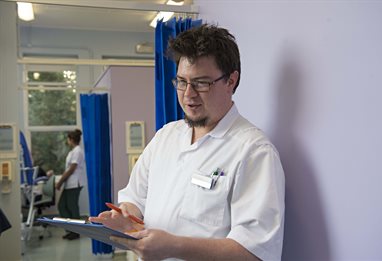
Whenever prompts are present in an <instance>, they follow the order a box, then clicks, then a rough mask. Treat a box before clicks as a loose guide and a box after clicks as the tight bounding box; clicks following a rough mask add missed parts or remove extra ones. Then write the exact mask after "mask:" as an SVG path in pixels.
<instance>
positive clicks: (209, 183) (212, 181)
mask: <svg viewBox="0 0 382 261" xmlns="http://www.w3.org/2000/svg"><path fill="white" fill-rule="evenodd" d="M222 175H224V174H223V171H221V170H220V169H219V168H217V169H216V170H215V171H213V172H212V173H211V175H209V176H206V175H202V174H198V173H196V174H194V175H192V177H191V183H192V184H195V185H197V186H200V187H202V188H206V189H212V188H214V187H215V185H216V182H217V181H218V179H219V177H220V176H222Z"/></svg>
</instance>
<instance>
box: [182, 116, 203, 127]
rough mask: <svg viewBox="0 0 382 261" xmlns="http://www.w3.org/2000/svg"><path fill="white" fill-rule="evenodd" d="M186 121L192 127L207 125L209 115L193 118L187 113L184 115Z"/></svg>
mask: <svg viewBox="0 0 382 261" xmlns="http://www.w3.org/2000/svg"><path fill="white" fill-rule="evenodd" d="M184 121H185V122H186V123H187V124H188V126H189V127H190V128H193V127H205V126H206V124H207V117H205V118H196V119H191V118H190V117H188V116H187V114H185V115H184Z"/></svg>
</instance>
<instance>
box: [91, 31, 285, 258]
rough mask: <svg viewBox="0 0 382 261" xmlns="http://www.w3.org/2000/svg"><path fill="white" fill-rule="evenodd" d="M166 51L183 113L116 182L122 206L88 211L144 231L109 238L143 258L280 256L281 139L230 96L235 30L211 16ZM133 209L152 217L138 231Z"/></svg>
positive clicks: (235, 71) (237, 68) (236, 60)
mask: <svg viewBox="0 0 382 261" xmlns="http://www.w3.org/2000/svg"><path fill="white" fill-rule="evenodd" d="M169 55H170V56H171V58H173V59H174V60H175V62H176V64H177V74H176V78H175V79H174V80H173V85H174V87H175V88H176V91H177V95H178V101H179V103H180V105H181V107H182V109H183V111H184V113H185V118H184V120H179V121H175V122H170V123H168V124H167V125H165V126H163V128H162V129H160V130H159V131H158V132H157V133H156V134H155V137H154V138H153V139H152V140H151V142H150V143H149V144H148V145H147V147H146V148H145V149H144V151H143V153H142V154H141V156H140V157H139V159H138V161H137V163H136V165H135V166H134V169H133V171H132V175H131V177H130V181H129V183H128V185H127V187H126V188H124V189H122V190H120V191H119V194H118V201H119V203H120V205H119V207H120V208H121V210H122V213H121V214H120V213H119V212H118V211H116V210H111V211H105V212H102V213H100V214H99V215H98V217H91V218H90V220H91V221H94V222H100V223H103V224H104V225H105V226H108V227H110V228H113V229H117V230H119V231H123V232H125V233H129V234H131V235H132V236H134V237H136V238H138V240H132V239H123V238H119V237H112V240H114V241H116V242H119V243H121V244H124V245H126V246H127V247H128V248H129V249H131V250H133V251H134V252H135V253H137V255H138V256H139V257H140V258H142V259H143V260H162V259H167V258H175V259H182V260H259V259H261V260H280V259H281V253H282V244H283V231H284V207H285V203H284V195H285V178H284V172H283V168H282V165H281V161H280V158H279V154H278V152H277V150H276V148H275V147H274V146H273V144H272V143H271V142H270V141H269V139H268V138H267V137H266V136H265V134H264V133H263V132H262V131H261V130H260V129H259V128H257V127H256V126H254V125H253V124H252V123H250V122H249V121H248V120H246V119H245V118H244V117H243V116H241V115H240V113H239V111H238V108H237V107H236V104H235V103H234V102H233V100H232V95H233V94H234V93H235V91H236V89H237V87H238V85H239V81H240V74H241V65H240V55H239V49H238V46H237V43H236V40H235V37H234V36H233V35H232V34H231V33H230V32H229V31H228V30H226V29H224V28H221V27H218V26H215V25H208V24H204V25H202V26H200V27H198V28H193V29H190V30H188V31H185V32H183V33H181V34H179V35H178V36H177V37H176V38H175V39H172V40H170V42H169ZM251 87H252V88H253V86H251ZM248 106H250V105H248ZM129 215H134V216H135V217H139V218H141V219H143V220H144V224H145V226H144V227H143V228H142V229H138V230H139V231H135V232H134V229H135V230H137V229H136V228H137V226H136V224H135V222H136V221H134V220H136V219H135V218H130V217H129Z"/></svg>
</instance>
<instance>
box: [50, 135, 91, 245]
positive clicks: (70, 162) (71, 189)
mask: <svg viewBox="0 0 382 261" xmlns="http://www.w3.org/2000/svg"><path fill="white" fill-rule="evenodd" d="M81 135H82V132H81V131H80V130H78V129H76V130H74V131H70V132H69V133H68V137H67V142H68V145H69V147H70V148H71V151H70V152H69V153H68V155H67V157H66V163H65V172H64V173H63V174H62V176H61V178H60V180H59V181H58V182H57V183H56V189H57V190H60V189H61V187H63V191H62V193H61V197H60V200H59V201H58V211H59V213H60V216H61V217H64V218H71V219H79V218H80V210H79V205H78V200H79V197H80V191H81V189H82V187H83V186H84V178H85V158H84V153H83V150H82V148H81V147H80V145H79V144H80V142H81ZM48 175H51V171H49V172H48ZM63 238H64V239H69V240H73V239H77V238H79V234H77V233H74V232H68V233H67V234H65V235H64V236H63Z"/></svg>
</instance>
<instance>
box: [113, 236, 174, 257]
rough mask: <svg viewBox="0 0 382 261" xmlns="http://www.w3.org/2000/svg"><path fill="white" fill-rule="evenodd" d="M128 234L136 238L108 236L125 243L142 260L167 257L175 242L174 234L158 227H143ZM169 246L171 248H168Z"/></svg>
mask: <svg viewBox="0 0 382 261" xmlns="http://www.w3.org/2000/svg"><path fill="white" fill-rule="evenodd" d="M129 235H131V236H133V237H135V238H138V240H133V239H126V238H121V237H110V239H111V240H113V241H115V242H118V243H120V244H122V245H125V246H126V247H128V248H129V249H131V250H132V251H134V252H135V253H136V254H137V255H138V256H139V257H140V258H142V259H143V260H145V261H147V260H149V261H150V260H163V259H165V258H169V257H171V256H169V253H170V252H171V249H173V248H174V246H175V244H176V236H174V235H172V234H170V233H167V232H165V231H163V230H158V229H145V230H142V231H139V232H135V233H129ZM170 248H171V249H170Z"/></svg>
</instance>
